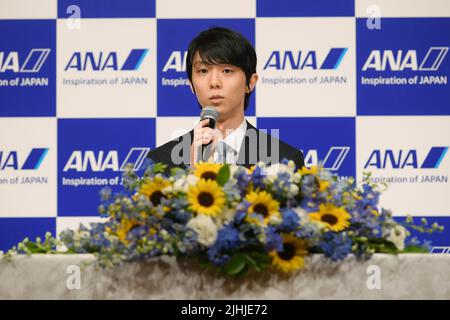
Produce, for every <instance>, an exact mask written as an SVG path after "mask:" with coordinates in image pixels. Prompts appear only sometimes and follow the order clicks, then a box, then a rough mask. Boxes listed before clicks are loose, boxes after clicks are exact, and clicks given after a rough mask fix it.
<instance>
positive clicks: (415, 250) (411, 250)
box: [400, 246, 428, 253]
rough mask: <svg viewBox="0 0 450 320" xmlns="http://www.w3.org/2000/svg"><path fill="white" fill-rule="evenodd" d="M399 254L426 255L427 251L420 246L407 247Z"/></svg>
mask: <svg viewBox="0 0 450 320" xmlns="http://www.w3.org/2000/svg"><path fill="white" fill-rule="evenodd" d="M400 253H428V250H427V249H426V248H424V247H420V246H409V247H406V248H405V249H404V250H402V251H401V252H400Z"/></svg>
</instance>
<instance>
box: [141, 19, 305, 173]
mask: <svg viewBox="0 0 450 320" xmlns="http://www.w3.org/2000/svg"><path fill="white" fill-rule="evenodd" d="M186 71H187V74H188V78H189V84H190V87H191V90H192V93H194V94H195V95H196V97H197V100H198V102H199V105H200V108H204V107H207V106H208V107H212V108H213V109H215V110H217V111H218V113H219V118H218V121H217V123H216V126H215V128H214V129H213V128H210V127H209V126H208V122H209V121H210V120H209V119H204V120H203V121H200V122H199V123H198V124H197V125H196V126H195V128H194V129H192V130H191V131H190V132H188V133H187V134H185V135H183V136H180V137H178V138H177V139H175V140H172V141H169V142H167V143H166V144H164V145H162V146H160V147H158V148H156V149H154V150H152V151H150V152H149V154H148V157H149V158H150V159H152V160H153V161H155V162H162V163H164V164H167V165H168V169H171V168H174V167H187V166H189V165H191V164H194V163H197V162H198V161H200V160H203V161H212V162H216V163H232V164H239V165H245V166H246V167H250V166H251V165H253V164H256V163H257V162H259V161H262V162H264V163H266V164H268V165H270V164H275V163H278V162H280V161H281V160H283V159H287V160H293V161H294V163H295V165H296V167H297V168H301V167H303V166H304V160H303V154H302V153H301V151H299V150H297V149H296V148H294V147H292V146H290V145H288V144H287V143H285V142H283V141H281V140H279V139H278V138H277V137H275V136H274V135H270V134H268V133H266V132H263V130H258V129H256V128H255V127H254V126H253V125H251V124H250V123H249V122H248V121H247V120H246V119H245V117H244V112H245V110H246V109H247V107H248V104H249V98H250V95H251V93H252V92H253V90H254V88H255V85H256V82H257V80H258V75H257V74H256V52H255V49H254V48H253V46H252V45H251V44H250V43H249V42H248V40H247V39H245V38H244V37H243V36H242V35H241V34H240V33H237V32H235V31H232V30H229V29H225V28H218V27H215V28H210V29H208V30H205V31H203V32H201V33H200V34H199V35H198V36H197V37H196V38H194V39H193V40H192V42H191V44H190V45H189V49H188V54H187V57H186ZM277 132H278V131H276V133H277ZM208 145H210V146H211V147H212V148H206V150H210V151H209V152H208V153H207V155H206V158H207V159H205V154H204V153H203V154H202V150H203V149H204V147H205V146H208Z"/></svg>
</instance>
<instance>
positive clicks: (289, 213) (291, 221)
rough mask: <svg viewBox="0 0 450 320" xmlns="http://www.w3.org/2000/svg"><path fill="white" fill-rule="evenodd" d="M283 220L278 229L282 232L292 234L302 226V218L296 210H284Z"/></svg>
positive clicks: (282, 212)
mask: <svg viewBox="0 0 450 320" xmlns="http://www.w3.org/2000/svg"><path fill="white" fill-rule="evenodd" d="M281 219H282V220H281V221H282V222H281V224H280V225H279V226H278V229H279V230H280V231H282V232H291V231H294V230H296V229H297V228H298V227H299V226H300V218H299V216H298V215H297V213H296V212H295V211H294V210H290V209H288V210H282V211H281Z"/></svg>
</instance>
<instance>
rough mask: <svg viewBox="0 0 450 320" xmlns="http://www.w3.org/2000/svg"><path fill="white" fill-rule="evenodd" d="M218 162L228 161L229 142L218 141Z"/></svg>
mask: <svg viewBox="0 0 450 320" xmlns="http://www.w3.org/2000/svg"><path fill="white" fill-rule="evenodd" d="M216 148H217V154H218V157H217V161H216V162H217V163H225V162H226V161H227V151H228V150H227V144H226V143H225V142H223V141H222V140H220V141H217V146H216Z"/></svg>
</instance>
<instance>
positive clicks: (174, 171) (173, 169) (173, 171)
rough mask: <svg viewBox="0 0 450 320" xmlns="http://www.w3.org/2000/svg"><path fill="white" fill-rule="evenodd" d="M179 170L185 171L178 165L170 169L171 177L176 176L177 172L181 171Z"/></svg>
mask: <svg viewBox="0 0 450 320" xmlns="http://www.w3.org/2000/svg"><path fill="white" fill-rule="evenodd" d="M179 171H184V170H183V169H181V168H178V167H175V168H172V169H170V176H171V177H173V176H175V175H176V174H177V172H179Z"/></svg>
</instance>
